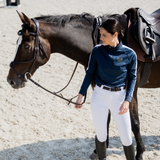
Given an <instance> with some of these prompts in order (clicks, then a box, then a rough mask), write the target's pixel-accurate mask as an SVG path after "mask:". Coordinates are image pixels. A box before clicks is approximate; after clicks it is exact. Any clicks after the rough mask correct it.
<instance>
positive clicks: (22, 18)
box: [16, 10, 26, 23]
mask: <svg viewBox="0 0 160 160" xmlns="http://www.w3.org/2000/svg"><path fill="white" fill-rule="evenodd" d="M16 11H17V10H16ZM17 13H18V15H19V18H20V19H21V21H22V23H26V22H25V19H24V17H23V15H22V14H20V13H19V12H18V11H17Z"/></svg>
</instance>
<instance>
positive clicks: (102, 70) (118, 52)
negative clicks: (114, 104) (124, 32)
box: [79, 41, 137, 102]
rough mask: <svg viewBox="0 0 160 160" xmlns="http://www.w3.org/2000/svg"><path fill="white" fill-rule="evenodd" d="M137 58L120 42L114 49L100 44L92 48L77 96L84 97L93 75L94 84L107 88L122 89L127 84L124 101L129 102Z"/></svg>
mask: <svg viewBox="0 0 160 160" xmlns="http://www.w3.org/2000/svg"><path fill="white" fill-rule="evenodd" d="M136 72H137V56H136V53H135V52H134V51H133V50H132V49H130V48H129V47H127V46H125V45H123V44H122V42H121V41H120V43H119V45H118V46H116V47H111V46H104V45H102V44H100V45H97V46H95V47H94V48H93V50H92V53H91V55H90V59H89V64H88V68H87V70H86V75H85V77H84V80H83V83H82V86H81V89H80V91H79V94H82V95H85V93H86V91H87V89H88V87H89V85H90V84H91V82H92V80H93V78H94V75H96V78H95V83H96V84H98V85H106V86H109V87H122V86H125V85H126V80H128V84H127V92H126V97H125V100H127V101H129V102H131V100H132V96H133V91H134V87H135V83H136V74H137V73H136Z"/></svg>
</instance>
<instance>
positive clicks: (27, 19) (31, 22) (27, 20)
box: [22, 13, 36, 28]
mask: <svg viewBox="0 0 160 160" xmlns="http://www.w3.org/2000/svg"><path fill="white" fill-rule="evenodd" d="M22 14H23V17H24V20H25V22H26V23H27V24H28V25H29V26H30V27H32V28H36V25H35V24H34V22H33V21H32V20H31V19H30V18H28V17H27V16H26V15H25V14H24V13H22Z"/></svg>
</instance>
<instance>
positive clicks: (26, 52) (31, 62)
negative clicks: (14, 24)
mask: <svg viewBox="0 0 160 160" xmlns="http://www.w3.org/2000/svg"><path fill="white" fill-rule="evenodd" d="M18 14H19V17H20V19H21V21H22V23H23V25H22V30H20V31H19V32H18V35H19V38H18V40H17V49H16V53H15V58H14V59H13V61H12V62H11V63H10V70H9V74H8V76H7V81H8V83H9V84H10V85H11V86H12V87H13V88H16V89H18V88H22V87H24V86H25V83H26V82H27V79H29V78H30V77H31V76H32V75H33V74H34V72H35V71H36V70H37V69H38V67H39V66H42V65H44V64H45V63H46V62H47V61H48V60H49V57H50V53H51V49H50V44H49V42H48V40H47V39H44V38H43V37H42V36H41V33H40V32H39V29H40V24H39V22H38V21H37V20H35V19H30V18H28V17H27V16H26V15H25V14H23V13H22V14H20V13H18Z"/></svg>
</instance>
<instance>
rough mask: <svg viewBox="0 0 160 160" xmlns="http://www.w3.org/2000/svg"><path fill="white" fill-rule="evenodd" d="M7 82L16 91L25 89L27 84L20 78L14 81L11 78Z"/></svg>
mask: <svg viewBox="0 0 160 160" xmlns="http://www.w3.org/2000/svg"><path fill="white" fill-rule="evenodd" d="M7 82H8V83H9V84H10V85H11V86H12V88H14V89H19V88H23V87H25V82H24V81H22V80H21V79H19V78H16V79H13V78H11V77H9V76H8V77H7Z"/></svg>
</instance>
